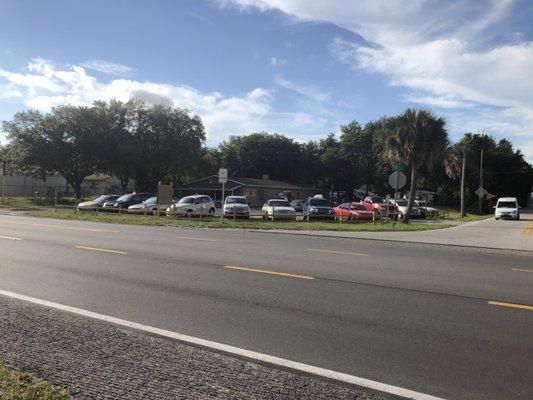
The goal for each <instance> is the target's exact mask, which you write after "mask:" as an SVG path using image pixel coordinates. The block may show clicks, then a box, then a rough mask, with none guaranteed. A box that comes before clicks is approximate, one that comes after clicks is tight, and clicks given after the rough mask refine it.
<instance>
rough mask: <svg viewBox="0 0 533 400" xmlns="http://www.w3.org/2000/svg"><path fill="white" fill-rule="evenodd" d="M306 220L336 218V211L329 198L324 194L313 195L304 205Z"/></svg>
mask: <svg viewBox="0 0 533 400" xmlns="http://www.w3.org/2000/svg"><path fill="white" fill-rule="evenodd" d="M303 214H304V220H307V221H310V220H312V219H334V218H335V212H334V211H333V207H332V206H331V203H330V202H329V200H326V199H325V198H324V197H322V195H317V196H314V197H311V198H309V199H307V200H306V201H305V204H304V207H303Z"/></svg>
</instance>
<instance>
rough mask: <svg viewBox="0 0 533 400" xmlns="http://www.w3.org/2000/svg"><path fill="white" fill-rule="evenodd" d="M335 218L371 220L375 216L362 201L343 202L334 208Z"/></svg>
mask: <svg viewBox="0 0 533 400" xmlns="http://www.w3.org/2000/svg"><path fill="white" fill-rule="evenodd" d="M333 210H334V212H335V219H337V220H341V219H342V220H348V221H369V220H372V218H373V216H374V212H373V211H368V210H367V209H366V207H365V206H364V204H362V203H342V204H339V205H338V206H337V207H335V208H334V209H333Z"/></svg>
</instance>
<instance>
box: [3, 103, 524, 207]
mask: <svg viewBox="0 0 533 400" xmlns="http://www.w3.org/2000/svg"><path fill="white" fill-rule="evenodd" d="M2 127H3V130H4V132H6V134H7V138H8V144H7V145H6V146H5V147H4V148H2V149H1V150H0V151H1V153H2V154H1V155H0V157H1V158H4V159H6V160H8V162H9V167H10V168H11V169H12V170H15V171H17V172H19V173H24V174H31V175H33V176H40V177H43V178H44V177H45V175H46V174H47V173H50V172H54V173H58V174H61V175H62V176H64V177H65V179H66V180H67V182H68V183H69V184H70V185H71V186H72V188H73V189H74V191H75V193H76V196H78V197H79V196H81V184H82V182H83V180H84V178H85V177H86V176H88V175H91V174H93V173H95V172H102V173H107V174H109V175H113V176H115V177H117V178H118V179H120V181H121V183H122V186H123V188H124V189H125V188H126V187H127V186H128V183H129V182H130V181H131V180H133V181H134V182H135V186H136V189H138V190H154V189H155V186H156V185H157V182H159V181H163V182H173V183H176V184H181V183H185V182H187V181H189V180H192V179H195V178H198V177H202V176H206V175H210V174H214V173H216V171H217V170H218V168H220V167H222V166H224V167H226V168H228V170H229V173H230V176H244V177H256V178H259V177H261V176H262V175H264V174H268V175H269V176H270V178H271V179H277V180H285V181H291V182H296V183H300V184H303V185H308V186H315V187H323V188H324V187H325V188H328V189H331V190H333V191H336V192H343V191H344V192H346V193H348V194H350V193H352V191H353V189H354V188H362V189H363V190H367V191H372V192H375V193H391V192H392V190H391V189H390V188H389V187H388V186H387V176H388V175H389V174H390V173H391V171H392V169H391V166H392V165H393V164H395V163H398V162H399V163H402V164H403V165H404V166H405V170H406V173H407V174H408V175H409V176H410V179H409V184H410V188H411V189H416V188H423V189H426V190H431V191H434V192H436V193H437V194H438V195H439V196H440V199H441V201H443V202H447V203H449V204H458V199H459V196H460V175H461V174H460V171H461V167H462V161H463V158H464V157H466V162H467V165H466V171H467V173H466V179H465V180H466V188H467V190H466V195H465V197H466V203H467V205H469V206H470V207H471V206H473V204H474V202H475V200H476V196H475V194H474V191H475V190H476V189H477V187H478V183H479V155H480V152H481V149H483V150H484V157H485V160H484V178H485V179H484V186H485V188H486V189H487V191H488V192H489V193H492V194H494V195H497V196H500V195H516V196H518V197H520V198H521V199H522V200H525V199H527V196H528V195H529V193H530V192H531V187H532V186H533V170H532V166H531V165H530V164H529V163H527V162H526V160H525V158H524V156H523V154H522V153H521V152H520V150H517V149H514V148H513V146H512V145H511V143H510V142H509V141H508V140H506V139H502V140H500V141H499V142H497V141H496V140H495V139H494V138H493V137H491V136H488V135H485V134H480V133H466V134H465V135H464V136H463V137H462V138H461V139H460V140H459V141H458V142H456V143H454V144H451V143H450V142H449V138H448V133H447V131H446V124H445V121H444V119H443V118H440V117H437V116H435V115H434V114H433V113H431V112H430V111H427V110H413V109H408V110H406V111H405V112H404V113H403V114H401V115H398V116H394V117H383V118H380V119H378V120H376V121H371V122H368V123H366V124H364V125H360V124H359V123H358V122H357V121H352V122H350V123H348V124H346V125H343V126H341V127H340V132H339V133H338V134H333V133H330V134H329V135H326V136H325V137H324V138H322V139H319V140H311V141H308V142H304V143H302V142H299V141H296V140H294V139H292V138H289V137H287V136H285V135H282V134H269V133H266V132H259V133H251V134H249V135H236V136H231V137H230V138H229V139H228V140H226V141H224V142H222V143H221V144H220V145H218V146H217V147H207V146H206V144H205V142H206V134H205V130H204V126H203V124H202V121H201V119H200V118H199V117H198V116H195V115H192V114H191V113H190V112H189V111H187V110H185V109H181V108H171V107H165V106H160V105H153V106H148V105H146V104H144V103H143V102H140V101H138V100H131V101H129V102H120V101H115V100H113V101H110V102H95V103H94V104H93V105H92V106H77V105H64V106H59V107H56V108H54V109H52V111H51V112H49V113H40V112H37V111H33V110H30V111H24V112H20V113H17V114H15V116H14V117H13V119H12V120H10V121H4V122H3V124H2ZM410 193H412V194H413V195H414V190H410ZM409 200H410V201H409V205H411V204H412V199H411V198H410V199H409Z"/></svg>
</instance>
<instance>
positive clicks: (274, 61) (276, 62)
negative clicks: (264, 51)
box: [270, 57, 287, 67]
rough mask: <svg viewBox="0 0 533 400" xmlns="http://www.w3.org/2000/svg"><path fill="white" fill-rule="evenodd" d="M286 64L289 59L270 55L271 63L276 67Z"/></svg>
mask: <svg viewBox="0 0 533 400" xmlns="http://www.w3.org/2000/svg"><path fill="white" fill-rule="evenodd" d="M286 64H287V61H285V60H284V59H282V58H278V57H270V65H272V66H274V67H283V66H284V65H286Z"/></svg>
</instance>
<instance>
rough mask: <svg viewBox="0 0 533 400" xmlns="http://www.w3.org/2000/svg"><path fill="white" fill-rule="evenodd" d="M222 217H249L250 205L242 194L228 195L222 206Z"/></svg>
mask: <svg viewBox="0 0 533 400" xmlns="http://www.w3.org/2000/svg"><path fill="white" fill-rule="evenodd" d="M222 214H223V215H224V217H230V218H231V217H236V218H250V206H249V205H248V202H247V201H246V198H245V197H244V196H228V197H226V199H225V200H224V205H223V206H222Z"/></svg>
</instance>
